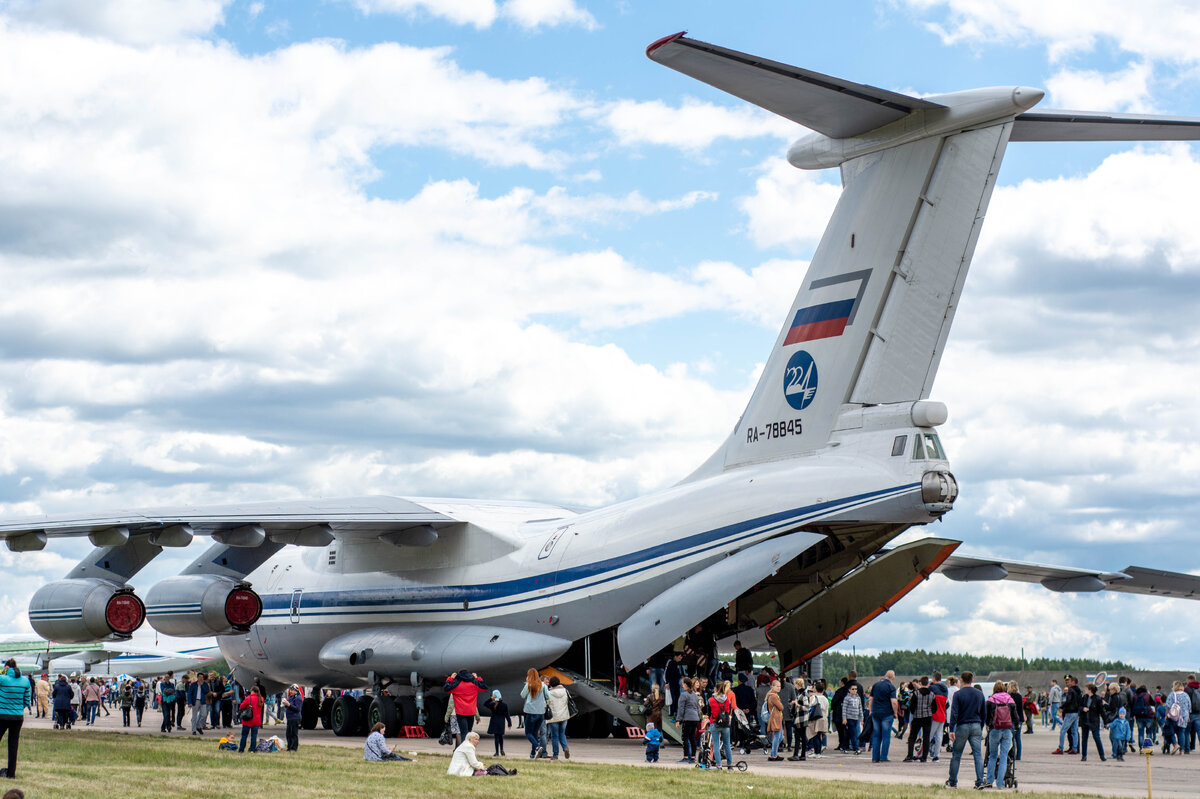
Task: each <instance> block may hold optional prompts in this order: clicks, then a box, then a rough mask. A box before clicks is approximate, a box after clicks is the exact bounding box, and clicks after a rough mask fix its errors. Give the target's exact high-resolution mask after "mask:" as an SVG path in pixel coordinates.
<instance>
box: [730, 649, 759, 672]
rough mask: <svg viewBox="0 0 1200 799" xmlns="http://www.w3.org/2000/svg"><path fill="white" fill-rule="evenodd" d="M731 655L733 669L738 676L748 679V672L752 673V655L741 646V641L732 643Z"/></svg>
mask: <svg viewBox="0 0 1200 799" xmlns="http://www.w3.org/2000/svg"><path fill="white" fill-rule="evenodd" d="M733 653H734V654H733V667H734V668H735V669H737V672H738V674H745V675H746V676H747V677H749V676H750V672H752V671H754V653H753V652H751V651H750V650H749V649H747V648H746V647H744V646H742V642H741V641H734V642H733Z"/></svg>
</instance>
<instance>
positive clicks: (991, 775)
mask: <svg viewBox="0 0 1200 799" xmlns="http://www.w3.org/2000/svg"><path fill="white" fill-rule="evenodd" d="M984 714H985V716H984V725H985V726H986V727H987V731H988V747H987V752H988V761H987V770H986V771H985V772H984V775H983V786H982V787H984V788H991V787H993V786H994V785H995V784H996V782H997V781H998V782H999V783H1000V785H1003V784H1004V772H1005V771H1007V770H1008V750H1009V749H1011V748H1012V742H1013V728H1014V727H1016V724H1017V721H1016V720H1017V703H1016V702H1014V701H1013V698H1012V696H1010V695H1009V693H1008V686H1007V685H1005V684H1004V683H1002V682H1000V681H999V680H997V681H996V683H995V684H994V685H993V686H992V695H991V696H990V697H988V700H987V701H986V702H985V703H984Z"/></svg>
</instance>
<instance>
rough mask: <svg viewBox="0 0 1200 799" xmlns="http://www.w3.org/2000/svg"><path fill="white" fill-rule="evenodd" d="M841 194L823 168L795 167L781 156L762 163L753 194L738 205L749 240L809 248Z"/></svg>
mask: <svg viewBox="0 0 1200 799" xmlns="http://www.w3.org/2000/svg"><path fill="white" fill-rule="evenodd" d="M841 195H842V187H841V186H840V185H838V184H836V183H830V182H829V176H828V174H827V173H825V172H813V171H806V170H801V169H796V168H795V167H793V166H792V165H791V164H789V163H787V161H784V160H782V159H778V158H775V159H771V160H770V161H768V162H767V163H765V164H763V166H762V175H761V176H760V177H759V178H758V179H757V180H756V181H755V182H754V194H751V195H750V196H748V197H745V198H743V199H742V200H741V201H740V203H739V205H740V207H741V209H742V212H743V213H744V214H746V217H747V224H748V227H749V234H750V238H751V240H752V241H753V242H754V243H755V244H756V245H757V246H759V247H763V248H766V247H784V248H787V249H789V250H801V249H806V248H807V249H811V248H812V247H813V245H815V244H816V243H817V242H818V241H819V240H820V238H821V235H822V234H823V233H824V232H825V223H826V222H828V221H829V217H830V216H831V215H832V214H833V209H834V206H836V205H837V201H838V198H839V197H841Z"/></svg>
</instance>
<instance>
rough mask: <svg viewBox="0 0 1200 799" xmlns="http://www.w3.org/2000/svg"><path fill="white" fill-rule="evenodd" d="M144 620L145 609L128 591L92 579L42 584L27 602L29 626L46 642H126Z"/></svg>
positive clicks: (114, 584) (130, 591)
mask: <svg viewBox="0 0 1200 799" xmlns="http://www.w3.org/2000/svg"><path fill="white" fill-rule="evenodd" d="M145 620H146V606H145V605H143V604H142V600H140V599H138V597H137V595H136V594H134V593H133V589H132V588H129V587H127V586H122V585H120V584H118V583H114V582H111V581H109V580H102V579H100V578H96V577H89V578H82V579H79V578H74V579H67V580H55V581H54V582H52V583H46V584H45V585H43V586H42V587H41V588H39V589H38V590H37V591H35V592H34V594H33V598H32V599H31V600H29V623H30V624H32V625H33V629H34V630H35V631H36V632H37V634H38V635H40V636H42V637H43V638H45V639H47V640H50V641H61V642H63V643H70V644H82V643H87V642H90V641H99V640H101V639H105V638H113V637H115V638H129V637H130V636H131V635H132V634H133V631H134V630H136V629H137V628H138V627H141V626H142V622H143V621H145Z"/></svg>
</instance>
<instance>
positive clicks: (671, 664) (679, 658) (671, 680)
mask: <svg viewBox="0 0 1200 799" xmlns="http://www.w3.org/2000/svg"><path fill="white" fill-rule="evenodd" d="M682 682H683V653H682V652H676V653H674V654H673V655H671V659H670V660H668V661H667V685H666V687H667V689H668V690H669V691H670V692H671V716H672V717H674V716H676V715H678V713H679V694H680V693H681V684H682Z"/></svg>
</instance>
